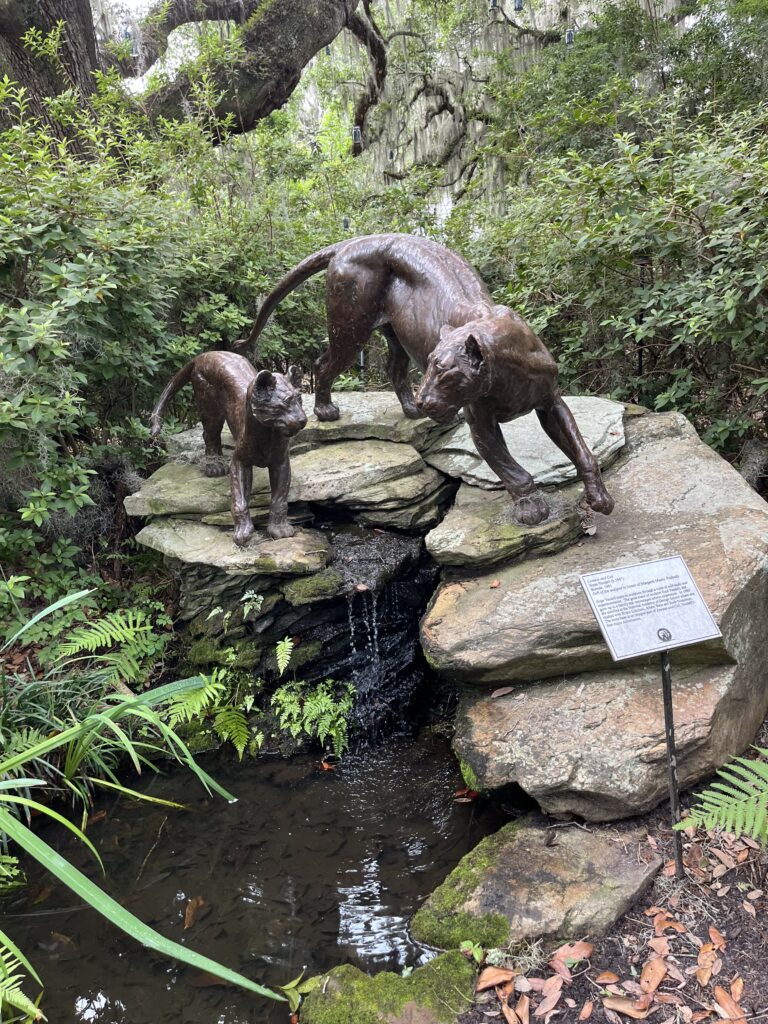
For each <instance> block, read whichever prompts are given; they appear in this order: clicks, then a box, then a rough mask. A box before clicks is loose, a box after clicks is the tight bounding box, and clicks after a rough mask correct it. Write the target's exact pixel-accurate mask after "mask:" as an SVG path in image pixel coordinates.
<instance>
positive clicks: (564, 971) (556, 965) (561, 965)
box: [549, 956, 573, 982]
mask: <svg viewBox="0 0 768 1024" xmlns="http://www.w3.org/2000/svg"><path fill="white" fill-rule="evenodd" d="M549 967H550V968H551V970H553V971H554V972H555V974H559V975H560V977H561V978H562V979H563V981H568V982H570V981H572V980H573V975H572V974H571V972H570V970H569V969H568V966H567V965H566V963H565V961H564V960H561V959H560V957H559V956H556V957H554V958H553V959H552V960H550V961H549Z"/></svg>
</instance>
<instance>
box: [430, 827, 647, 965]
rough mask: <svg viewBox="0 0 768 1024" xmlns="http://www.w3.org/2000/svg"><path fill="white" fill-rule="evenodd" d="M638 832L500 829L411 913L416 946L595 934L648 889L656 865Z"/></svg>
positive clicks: (502, 943)
mask: <svg viewBox="0 0 768 1024" xmlns="http://www.w3.org/2000/svg"><path fill="white" fill-rule="evenodd" d="M645 838H646V837H645V833H644V831H643V830H642V829H640V830H636V831H633V832H624V833H622V834H618V833H615V832H612V831H610V830H602V831H591V832H584V831H583V830H581V829H577V828H563V829H558V831H557V834H556V836H554V835H553V832H552V827H551V824H550V823H548V822H547V821H546V820H544V819H542V818H539V817H531V818H527V819H522V820H521V821H517V822H512V823H511V824H509V825H505V826H504V827H503V828H502V829H500V831H499V832H497V833H496V834H495V835H493V836H488V837H487V838H486V839H483V840H482V842H480V843H479V844H478V846H476V847H475V849H474V850H472V851H471V852H470V853H468V854H466V856H465V857H464V858H463V859H462V860H461V862H460V863H459V865H458V866H457V867H456V868H454V870H453V871H452V872H451V874H450V875H449V876H448V877H447V878H446V880H445V881H444V882H443V884H442V885H440V886H438V888H437V889H436V890H435V891H434V892H433V893H432V895H431V896H430V897H429V898H428V899H427V901H426V902H425V904H424V905H423V906H422V907H421V908H420V909H419V910H418V911H417V912H416V915H415V916H414V918H413V920H412V922H411V931H412V933H413V935H414V937H416V938H417V939H418V940H419V941H421V942H425V943H428V944H429V945H433V946H437V947H438V948H442V949H448V948H452V947H455V946H457V945H458V944H459V942H461V941H463V939H471V940H472V941H473V942H477V943H480V944H481V945H482V946H484V947H486V948H487V947H489V946H492V947H506V946H509V945H511V946H514V945H517V944H519V943H521V942H523V941H525V940H531V939H536V938H540V937H541V938H562V939H570V938H581V937H583V936H584V935H589V936H591V937H596V936H599V935H602V934H603V933H604V932H605V931H607V930H608V928H610V926H611V925H612V924H613V923H614V921H616V920H617V919H618V918H619V917H621V915H622V914H625V913H626V912H627V910H629V908H630V907H631V906H632V905H633V903H634V902H635V900H637V899H638V897H639V896H640V895H641V894H642V893H643V891H644V890H645V889H646V888H647V887H648V886H649V885H650V883H651V881H652V880H653V877H654V875H655V874H656V872H657V871H658V870H659V868H660V867H661V859H660V858H659V857H658V855H657V854H655V853H654V852H653V851H652V850H651V849H650V847H649V846H648V845H647V843H646V842H645Z"/></svg>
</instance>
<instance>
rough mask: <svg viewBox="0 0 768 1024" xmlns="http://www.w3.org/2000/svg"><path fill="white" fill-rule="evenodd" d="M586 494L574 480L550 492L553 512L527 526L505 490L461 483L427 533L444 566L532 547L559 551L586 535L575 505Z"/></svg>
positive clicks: (500, 557)
mask: <svg viewBox="0 0 768 1024" xmlns="http://www.w3.org/2000/svg"><path fill="white" fill-rule="evenodd" d="M581 493H582V492H581V488H580V487H579V486H574V485H571V486H568V487H564V488H561V489H559V490H558V491H557V492H555V493H554V494H551V495H547V500H548V501H549V504H550V508H551V509H552V514H551V515H550V517H549V518H548V519H547V520H545V521H544V522H543V523H540V524H539V525H538V526H523V525H521V524H520V523H518V522H516V520H515V518H514V511H513V502H512V499H511V498H510V496H509V495H508V494H507V492H506V491H490V492H489V491H483V490H480V489H479V488H477V487H473V486H471V485H470V484H462V485H461V486H460V487H459V490H458V493H457V495H456V499H455V501H454V503H453V505H452V506H451V508H450V509H449V511H448V513H447V514H446V516H445V517H444V518H443V520H442V522H440V523H439V524H438V525H437V526H436V527H435V528H434V530H431V531H430V532H429V533H428V534H427V536H426V538H425V541H426V545H427V550H428V551H429V553H430V554H431V555H432V557H433V558H434V559H435V561H436V562H439V563H440V565H452V566H461V565H464V566H471V567H473V568H478V569H483V568H486V567H488V566H491V565H497V564H498V563H500V562H508V561H510V560H512V559H517V558H521V557H522V556H523V555H525V554H528V553H530V552H535V553H536V555H537V556H538V555H550V554H554V553H555V552H556V551H561V550H562V549H563V548H564V547H567V546H568V545H569V544H572V543H574V541H576V540H578V539H579V538H580V537H583V536H584V532H583V530H582V528H581V518H580V516H579V513H578V510H577V508H576V503H577V501H578V499H579V498H580V496H581Z"/></svg>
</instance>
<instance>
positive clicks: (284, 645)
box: [275, 636, 293, 675]
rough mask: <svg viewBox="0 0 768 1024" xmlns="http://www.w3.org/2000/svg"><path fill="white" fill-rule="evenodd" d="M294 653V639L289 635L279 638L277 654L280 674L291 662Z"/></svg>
mask: <svg viewBox="0 0 768 1024" xmlns="http://www.w3.org/2000/svg"><path fill="white" fill-rule="evenodd" d="M292 655H293V640H291V638H290V637H289V636H287V637H285V638H284V639H283V640H278V642H277V646H276V647H275V656H276V658H277V671H278V672H279V673H280V675H282V674H283V672H285V670H286V669H287V668H288V666H289V665H290V663H291V656H292Z"/></svg>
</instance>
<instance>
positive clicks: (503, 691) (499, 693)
mask: <svg viewBox="0 0 768 1024" xmlns="http://www.w3.org/2000/svg"><path fill="white" fill-rule="evenodd" d="M514 689H515V688H514V686H500V687H499V688H498V690H494V691H493V693H492V694H491V697H492V698H493V697H506V695H507V694H508V693H512V691H513V690H514Z"/></svg>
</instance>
